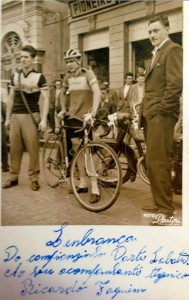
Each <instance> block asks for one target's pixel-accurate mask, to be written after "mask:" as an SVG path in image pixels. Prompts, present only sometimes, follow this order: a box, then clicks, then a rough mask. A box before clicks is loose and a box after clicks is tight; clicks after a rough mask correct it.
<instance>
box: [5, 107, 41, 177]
mask: <svg viewBox="0 0 189 300" xmlns="http://www.w3.org/2000/svg"><path fill="white" fill-rule="evenodd" d="M33 116H34V118H35V120H36V121H37V123H39V118H40V116H39V113H37V112H36V113H33ZM24 150H26V151H27V152H28V154H29V167H28V176H29V179H30V181H31V182H33V181H37V180H38V177H39V135H38V130H37V127H36V126H35V125H34V123H33V121H32V119H31V116H30V115H29V114H12V116H11V123H10V174H11V180H17V179H18V175H19V173H20V168H21V162H22V157H23V153H24Z"/></svg>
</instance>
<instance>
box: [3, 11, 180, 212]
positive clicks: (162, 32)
mask: <svg viewBox="0 0 189 300" xmlns="http://www.w3.org/2000/svg"><path fill="white" fill-rule="evenodd" d="M169 29H170V27H169V20H168V18H167V17H165V16H156V17H154V18H153V19H151V20H150V21H149V24H148V32H149V37H150V41H151V43H152V45H153V46H154V51H153V56H152V61H151V66H150V67H149V70H145V68H144V66H141V65H139V66H137V75H136V78H134V75H133V73H131V72H127V73H126V75H125V81H124V85H123V86H122V87H120V89H119V90H118V93H117V92H116V91H112V90H111V91H109V86H108V83H107V82H98V80H97V78H96V76H95V74H94V72H93V70H91V69H90V70H88V69H85V68H82V66H81V65H82V54H81V52H80V51H79V50H77V49H69V50H68V51H67V52H66V54H65V56H64V60H65V63H66V65H67V73H66V75H65V77H64V79H63V80H60V79H57V80H55V82H53V84H52V86H51V88H50V90H49V92H48V87H47V81H46V79H45V76H44V75H43V74H42V73H39V72H36V71H35V70H34V69H33V66H32V65H33V62H34V58H35V55H36V50H35V49H34V48H33V47H32V46H24V47H23V48H22V51H21V63H22V70H21V71H20V72H16V73H15V74H13V76H12V78H11V84H10V92H9V98H8V101H7V103H6V117H5V113H4V116H3V118H2V133H3V134H2V139H4V130H5V128H4V126H5V127H8V126H9V125H10V179H9V180H8V181H7V182H6V183H5V184H4V185H3V188H10V187H12V186H15V185H18V177H19V173H20V167H21V160H22V155H23V152H24V150H27V151H28V152H29V167H28V176H29V179H30V182H31V189H32V190H34V191H36V190H38V189H39V188H40V187H39V183H38V177H39V172H40V170H39V141H38V140H39V139H38V130H42V131H44V130H46V128H47V124H48V126H49V127H50V128H51V130H52V131H53V132H54V131H55V132H59V130H60V126H61V125H60V118H61V117H62V116H65V115H66V116H67V122H68V125H69V127H70V129H69V140H68V141H67V142H68V145H70V141H71V147H73V148H74V149H77V147H78V144H79V142H80V138H81V137H80V134H76V133H75V132H74V130H73V129H72V126H75V125H76V124H75V122H76V123H77V122H79V123H80V122H81V121H80V119H83V118H86V119H90V118H93V117H96V118H97V117H98V118H100V119H106V118H107V115H108V114H113V113H115V112H117V111H118V110H119V111H121V112H124V113H129V114H132V111H133V107H134V106H135V105H137V113H138V115H139V128H141V127H142V128H144V136H145V143H146V145H147V154H146V164H147V170H148V175H149V180H150V184H151V190H152V195H153V204H152V205H151V206H149V207H144V208H143V209H144V210H148V211H149V210H150V211H158V212H161V211H163V212H164V213H165V214H166V215H167V216H171V215H172V214H173V212H174V206H173V196H172V190H171V178H170V168H169V152H170V150H171V145H172V141H173V133H174V127H175V125H176V123H177V121H178V116H179V113H180V102H179V101H180V97H181V94H182V76H183V75H182V64H183V61H182V47H181V46H180V45H178V44H176V43H174V42H173V41H171V39H170V38H169ZM40 95H41V96H42V99H43V105H42V108H43V109H42V113H41V116H40V109H39V104H38V102H39V97H40ZM24 99H25V100H24ZM25 102H26V103H25ZM26 104H27V105H26ZM27 106H29V107H27ZM2 110H3V106H2ZM104 112H106V113H104ZM76 119H77V120H76ZM179 120H180V119H179ZM176 126H177V127H178V124H177V125H176ZM104 130H105V128H103V126H102V125H99V126H98V127H96V128H94V131H93V132H94V135H93V138H94V139H99V138H100V136H101V134H102V133H103V132H104ZM127 142H128V143H130V139H129V138H128V140H127ZM4 145H5V143H2V146H3V147H4V148H3V151H2V154H3V155H2V170H3V171H7V170H8V169H9V162H8V159H7V157H8V156H7V154H6V153H7V150H6V147H5V146H4ZM157 149H158V151H157ZM78 169H79V174H80V183H79V185H78V187H77V191H78V193H85V192H86V191H88V186H87V180H86V175H85V170H84V167H83V163H82V162H81V164H80V165H79V166H78ZM91 181H92V182H91V186H92V194H91V199H90V200H89V201H90V202H91V203H95V202H97V201H99V199H100V192H99V189H98V185H97V181H96V179H94V180H91Z"/></svg>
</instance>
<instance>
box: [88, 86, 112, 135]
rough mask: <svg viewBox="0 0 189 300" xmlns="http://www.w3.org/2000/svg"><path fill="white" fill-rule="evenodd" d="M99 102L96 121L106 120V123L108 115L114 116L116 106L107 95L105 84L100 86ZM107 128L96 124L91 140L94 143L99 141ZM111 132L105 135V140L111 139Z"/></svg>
mask: <svg viewBox="0 0 189 300" xmlns="http://www.w3.org/2000/svg"><path fill="white" fill-rule="evenodd" d="M100 91H101V101H100V104H99V106H98V110H97V114H96V119H98V120H106V121H107V122H108V115H111V114H114V113H115V112H116V111H117V106H116V104H115V103H114V102H113V101H112V97H111V96H110V95H109V93H108V86H107V85H105V84H101V85H100ZM108 129H109V128H108V126H105V125H102V124H98V125H97V126H95V127H94V128H93V139H94V140H95V141H96V140H98V139H100V137H101V135H104V134H105V133H106V132H107V131H108ZM112 137H113V136H112V132H110V134H108V135H106V136H105V138H112Z"/></svg>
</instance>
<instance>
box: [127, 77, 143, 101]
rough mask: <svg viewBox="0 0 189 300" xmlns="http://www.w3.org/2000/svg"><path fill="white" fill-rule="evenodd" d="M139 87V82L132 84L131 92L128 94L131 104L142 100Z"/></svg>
mask: <svg viewBox="0 0 189 300" xmlns="http://www.w3.org/2000/svg"><path fill="white" fill-rule="evenodd" d="M138 87H139V85H138V83H135V84H132V85H131V88H130V90H129V94H128V101H129V104H130V106H133V105H135V104H136V103H138V102H139V101H140V99H139V92H138ZM143 96H144V85H143ZM142 98H143V97H142ZM140 102H141V101H140Z"/></svg>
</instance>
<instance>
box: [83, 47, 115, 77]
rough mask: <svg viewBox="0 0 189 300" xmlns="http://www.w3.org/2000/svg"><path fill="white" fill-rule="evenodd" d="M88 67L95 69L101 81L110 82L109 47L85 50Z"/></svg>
mask: <svg viewBox="0 0 189 300" xmlns="http://www.w3.org/2000/svg"><path fill="white" fill-rule="evenodd" d="M85 54H86V56H87V68H88V69H91V70H93V72H94V73H95V75H96V77H97V79H98V81H99V82H109V48H101V49H96V50H91V51H86V52H85Z"/></svg>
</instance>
